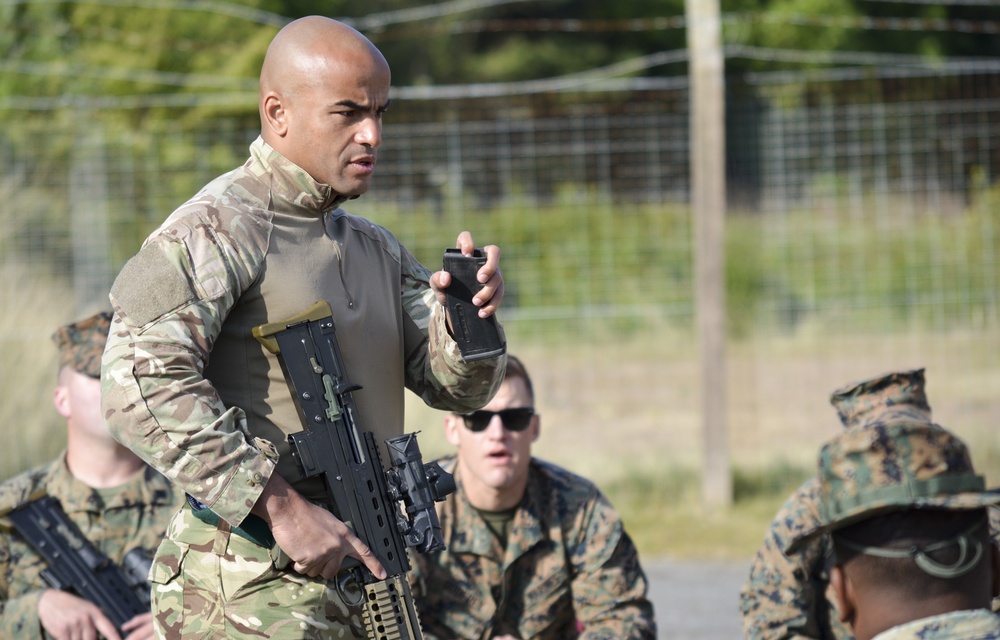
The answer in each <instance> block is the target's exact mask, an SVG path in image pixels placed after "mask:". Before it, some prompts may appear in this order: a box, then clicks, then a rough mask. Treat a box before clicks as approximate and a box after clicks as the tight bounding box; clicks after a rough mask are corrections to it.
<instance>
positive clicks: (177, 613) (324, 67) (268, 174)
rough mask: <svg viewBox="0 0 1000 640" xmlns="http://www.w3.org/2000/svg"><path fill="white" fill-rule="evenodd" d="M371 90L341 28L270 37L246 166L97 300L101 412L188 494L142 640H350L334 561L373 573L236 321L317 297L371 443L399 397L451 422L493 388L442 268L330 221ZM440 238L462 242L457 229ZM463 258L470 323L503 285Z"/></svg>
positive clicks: (363, 226)
mask: <svg viewBox="0 0 1000 640" xmlns="http://www.w3.org/2000/svg"><path fill="white" fill-rule="evenodd" d="M389 82H390V75H389V67H388V65H387V64H386V61H385V59H384V58H383V57H382V54H381V53H379V51H378V49H376V48H375V46H374V45H373V44H372V43H371V42H369V41H368V40H367V39H366V38H365V37H364V36H362V35H361V34H360V33H358V32H357V31H355V30H354V29H352V28H350V27H348V26H346V25H344V24H342V23H339V22H337V21H335V20H331V19H328V18H323V17H317V16H312V17H307V18H302V19H300V20H296V21H294V22H292V23H290V24H289V25H288V26H286V27H285V28H283V29H282V30H281V31H280V32H279V33H278V34H277V36H275V38H274V40H273V41H272V43H271V45H270V47H269V49H268V51H267V54H266V57H265V60H264V64H263V68H262V70H261V76H260V103H259V109H260V119H261V135H260V137H259V138H258V139H257V140H256V141H255V142H254V143H253V144H252V145H251V146H250V158H249V159H248V160H247V161H246V163H245V164H244V165H243V166H242V167H240V168H238V169H235V170H233V171H231V172H229V173H227V174H224V175H223V176H221V177H219V178H217V179H215V180H214V181H212V182H211V183H209V184H208V185H207V186H205V187H204V188H203V189H202V190H201V191H200V192H199V193H198V194H196V195H195V196H194V197H193V198H192V199H191V200H189V201H188V202H186V203H185V204H183V205H181V207H180V208H178V209H177V210H176V211H174V213H173V214H171V215H170V216H169V217H168V218H167V220H166V221H165V222H164V223H163V224H162V226H161V227H160V228H159V229H158V230H157V231H155V232H154V233H153V234H152V235H151V236H150V237H149V238H148V239H147V240H146V241H145V243H144V244H143V247H142V249H141V250H140V251H139V253H138V254H136V255H135V256H134V257H133V258H132V259H131V260H130V261H129V262H128V263H127V264H126V265H125V267H124V268H123V269H122V271H121V273H120V274H119V276H118V278H117V279H116V281H115V284H114V286H113V288H112V292H111V301H112V304H113V305H114V309H115V317H114V322H113V325H112V328H111V335H110V337H109V340H108V347H107V350H106V351H105V354H104V361H103V368H104V388H103V398H104V401H103V407H104V412H105V416H106V419H107V420H108V422H109V424H110V426H111V429H112V431H113V432H114V433H115V435H116V437H117V438H118V439H119V440H120V441H121V442H123V443H124V444H126V445H127V446H128V447H129V448H131V449H132V450H134V451H136V452H137V453H138V454H139V455H140V456H141V457H142V458H143V459H145V460H147V461H148V462H149V463H150V464H151V465H153V466H155V467H156V468H158V469H159V470H161V471H162V472H163V473H164V474H165V475H166V476H167V477H169V478H171V479H172V480H173V481H174V482H175V483H176V484H177V485H178V486H179V487H181V488H182V489H183V491H185V492H186V493H187V494H188V496H189V499H188V502H189V505H190V506H189V507H188V508H185V509H182V510H181V511H180V512H179V513H178V514H177V515H176V516H175V518H174V519H173V521H172V522H171V524H170V526H169V528H168V533H167V538H166V539H165V540H164V542H163V543H162V544H161V545H160V548H159V550H158V552H157V555H156V558H155V561H154V565H153V570H152V572H151V577H152V581H153V583H154V584H153V613H154V619H155V624H156V630H157V634H158V636H159V637H160V638H193V637H198V638H277V639H289V638H294V639H298V638H345V637H348V638H349V637H365V635H364V621H363V619H362V612H361V609H360V608H359V607H358V606H356V605H352V604H348V603H347V602H345V601H344V598H342V597H341V596H340V594H339V593H338V590H337V581H336V576H337V573H338V571H339V570H340V567H341V563H342V562H343V561H344V559H345V557H347V556H350V557H353V558H357V559H358V560H359V561H360V562H362V563H363V564H364V565H365V566H367V567H368V568H369V569H370V570H371V571H372V572H373V573H374V574H375V575H376V576H378V577H384V575H385V572H384V570H383V568H382V567H381V566H380V564H379V562H378V561H377V560H376V558H375V556H374V555H373V554H372V552H371V551H370V550H369V548H368V547H366V546H365V544H363V543H362V542H361V541H360V540H359V539H358V538H357V537H356V536H355V535H354V534H353V533H352V532H351V530H350V529H349V527H348V526H347V525H345V524H344V523H343V522H341V521H340V520H339V519H338V518H337V517H336V515H335V514H334V513H332V512H331V510H330V505H328V504H326V503H325V493H324V491H323V486H322V483H321V481H319V479H318V478H314V479H311V480H307V479H305V478H304V477H303V474H302V472H301V470H300V469H299V466H298V464H297V462H296V460H295V459H294V458H293V456H292V455H291V452H290V445H289V443H288V441H287V436H288V435H289V434H290V433H294V432H297V431H300V430H301V429H302V427H301V424H300V421H299V417H298V415H297V412H296V408H295V405H294V402H293V399H292V397H291V395H290V392H289V388H288V386H287V384H286V382H285V379H284V376H283V375H282V370H281V367H280V365H279V363H278V361H277V359H276V356H274V355H273V354H271V353H269V352H267V351H266V350H265V349H264V348H263V347H262V346H261V345H259V344H258V343H257V341H256V340H255V339H254V338H253V337H252V335H251V329H252V328H253V327H255V326H257V325H261V324H264V323H270V322H277V321H281V320H283V319H285V318H288V317H291V316H293V315H295V314H297V313H299V312H301V311H303V310H304V309H306V308H307V307H309V306H310V305H312V304H313V303H314V302H316V301H318V300H325V301H326V302H328V303H329V304H330V306H331V307H332V309H333V316H334V320H335V322H336V325H337V334H338V339H339V342H340V346H341V350H342V355H343V359H344V362H345V365H346V368H347V372H348V373H349V375H350V379H351V381H352V382H355V383H357V384H359V385H361V387H362V390H360V391H357V392H355V393H354V399H355V402H356V404H357V408H358V411H359V414H360V416H359V421H360V424H361V425H362V426H363V427H364V428H366V429H367V430H371V431H372V432H374V435H375V438H376V440H377V441H381V440H384V439H386V438H389V437H393V436H397V435H400V434H401V433H402V431H403V400H404V398H403V394H404V388H408V389H410V390H412V391H413V392H414V393H416V394H417V395H418V396H420V397H421V398H423V399H424V401H425V402H427V403H428V404H429V405H431V406H434V407H437V408H440V409H445V410H449V411H459V412H462V413H464V412H468V411H471V410H474V409H478V408H479V407H481V406H483V405H484V404H486V403H487V402H488V401H489V400H490V399H491V398H492V396H493V394H494V393H495V392H496V389H497V388H498V386H499V384H500V380H501V378H502V375H503V371H504V366H505V363H506V356H498V357H494V358H487V359H483V360H477V361H475V362H466V361H464V360H463V359H462V357H461V355H460V353H459V350H458V346H457V344H456V343H455V341H454V339H453V337H452V334H451V330H450V327H449V325H448V323H447V318H446V316H447V314H446V313H444V307H443V303H444V301H445V289H446V288H447V286H448V285H449V283H450V277H449V275H448V274H447V273H445V272H441V271H439V272H436V273H433V274H432V273H431V272H430V270H429V269H427V268H426V267H424V266H423V265H421V264H419V263H418V262H417V261H416V260H415V259H414V258H413V256H412V255H410V253H409V252H407V250H406V249H405V248H404V247H403V246H402V245H401V244H400V243H399V241H398V240H397V239H396V238H395V237H394V236H393V235H392V233H390V232H389V231H388V230H386V229H384V228H382V227H380V226H378V225H376V224H373V223H372V222H369V221H368V220H365V219H363V218H359V217H357V216H353V215H349V214H348V213H346V212H345V211H343V210H341V209H340V208H339V207H340V205H341V204H343V203H344V202H345V201H346V200H348V199H351V198H356V197H358V196H360V195H361V194H363V193H365V192H366V191H367V190H368V188H369V185H370V183H371V178H372V174H373V172H374V170H375V164H376V159H377V152H378V148H379V145H380V144H381V142H382V116H383V114H384V113H385V111H386V109H387V108H388V106H389ZM456 246H457V247H458V248H460V249H461V250H462V252H463V253H465V254H471V252H472V251H473V249H474V247H475V245H474V243H473V239H472V237H471V235H470V234H469V233H468V232H462V233H460V234H459V235H458V240H457V242H456ZM484 251H485V254H486V256H487V260H486V264H485V266H483V267H482V268H481V269H480V270H479V272H478V279H479V281H480V282H481V283H483V284H484V286H483V288H482V290H481V291H480V293H479V294H477V296H476V299H475V303H476V304H477V305H478V306H479V308H480V312H479V314H480V316H482V317H488V316H490V315H491V314H493V313H494V312H495V311H496V309H497V307H498V305H499V304H500V301H501V299H502V297H503V279H502V276H501V272H500V268H499V259H500V250H499V248H498V247H496V246H486V247H485V248H484ZM348 600H350V598H348Z"/></svg>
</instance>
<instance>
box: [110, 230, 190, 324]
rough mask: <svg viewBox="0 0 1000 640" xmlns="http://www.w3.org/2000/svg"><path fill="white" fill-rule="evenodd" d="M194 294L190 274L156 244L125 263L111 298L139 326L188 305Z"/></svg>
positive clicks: (148, 246)
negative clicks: (179, 268) (184, 271)
mask: <svg viewBox="0 0 1000 640" xmlns="http://www.w3.org/2000/svg"><path fill="white" fill-rule="evenodd" d="M193 296H194V292H193V291H192V289H191V285H190V283H189V281H188V279H187V277H185V275H184V274H183V273H181V272H180V271H179V270H178V269H177V267H176V266H175V265H174V264H173V263H172V262H171V261H170V258H169V257H167V255H166V254H165V253H164V252H163V249H162V248H161V247H160V246H159V245H156V244H150V245H147V246H145V247H144V248H143V249H142V250H141V251H139V253H137V254H136V255H135V256H133V257H132V259H131V260H129V261H128V262H126V263H125V266H124V267H122V270H121V272H120V273H119V274H118V277H117V278H115V283H114V284H113V285H112V286H111V299H112V300H113V301H114V303H115V305H116V306H117V307H118V308H119V309H120V310H121V311H122V313H123V314H124V315H125V316H127V317H128V319H129V321H130V323H131V324H132V325H133V326H136V327H142V326H145V325H147V324H149V323H150V322H152V321H153V320H156V319H157V318H159V317H161V316H163V315H164V314H166V313H167V312H169V311H172V310H174V309H177V308H179V307H181V306H183V305H185V304H187V303H188V302H190V301H191V300H192V299H193Z"/></svg>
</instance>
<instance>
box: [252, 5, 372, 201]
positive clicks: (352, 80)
mask: <svg viewBox="0 0 1000 640" xmlns="http://www.w3.org/2000/svg"><path fill="white" fill-rule="evenodd" d="M389 81H390V74H389V65H388V63H386V61H385V58H384V57H383V56H382V53H381V52H380V51H379V50H378V49H377V48H376V47H375V45H374V44H372V43H371V41H369V40H368V38H366V37H365V36H364V35H362V34H361V33H360V32H358V31H357V30H355V29H354V28H352V27H350V26H348V25H346V24H344V23H342V22H338V21H336V20H333V19H331V18H326V17H322V16H309V17H305V18H300V19H299V20H295V21H294V22H291V23H289V24H288V25H287V26H285V27H284V28H283V29H282V30H281V31H279V32H278V34H277V35H276V36H275V37H274V39H273V40H272V41H271V44H270V46H269V47H268V49H267V54H266V55H265V57H264V64H263V66H262V67H261V72H260V103H259V109H260V119H261V136H262V137H263V139H264V141H265V142H266V143H268V144H269V145H270V146H271V147H273V148H274V149H275V150H277V151H278V152H279V153H281V154H282V155H283V156H285V157H286V158H288V159H289V160H291V161H292V162H295V163H296V164H298V165H299V166H300V167H302V168H303V169H305V170H306V171H308V172H309V174H310V175H312V177H313V178H315V179H316V180H317V181H319V182H322V183H324V184H329V185H331V186H333V187H334V188H335V189H336V190H337V192H338V193H340V194H342V195H348V196H354V195H360V194H361V193H364V191H365V190H367V188H368V181H369V178H370V176H371V172H372V170H373V169H374V165H375V149H376V148H377V147H378V145H379V143H380V142H381V126H382V125H381V117H382V112H384V111H385V109H386V108H387V107H388V103H389Z"/></svg>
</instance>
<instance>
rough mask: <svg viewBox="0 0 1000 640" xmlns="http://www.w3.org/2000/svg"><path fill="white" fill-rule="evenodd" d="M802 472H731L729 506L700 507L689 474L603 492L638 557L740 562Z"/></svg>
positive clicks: (696, 482) (647, 478) (640, 480)
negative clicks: (619, 517)
mask: <svg viewBox="0 0 1000 640" xmlns="http://www.w3.org/2000/svg"><path fill="white" fill-rule="evenodd" d="M808 473H809V472H808V471H806V470H804V469H798V468H795V467H793V466H790V465H789V464H787V463H784V462H780V463H775V464H774V465H773V466H771V467H768V468H766V469H762V470H753V471H750V470H745V469H741V468H735V469H734V470H733V490H734V500H733V504H732V505H731V506H729V507H726V508H717V509H708V508H705V507H704V506H702V505H701V501H700V478H699V475H698V473H697V472H696V471H695V470H693V469H690V468H682V467H666V468H664V469H663V470H662V471H661V472H650V473H646V474H643V475H627V476H625V477H624V478H622V479H620V480H617V481H613V482H610V483H607V484H606V485H605V486H604V487H603V490H604V492H605V494H606V495H607V496H608V499H609V500H611V502H612V504H613V505H614V506H615V508H616V509H617V510H618V512H619V513H620V515H621V516H622V521H623V522H624V523H625V528H626V530H627V531H628V533H629V535H630V536H631V537H632V539H633V541H634V542H635V543H636V546H637V548H638V549H639V552H640V554H641V555H642V556H644V557H675V558H704V559H718V560H742V559H746V558H750V557H751V556H752V555H753V553H754V552H755V551H756V549H757V547H758V546H759V545H760V543H761V541H762V540H763V539H764V532H765V531H766V530H767V528H768V527H769V526H770V523H771V520H772V519H773V518H774V515H775V513H777V511H778V508H779V507H780V506H781V505H782V503H784V501H785V500H786V499H787V498H788V496H789V495H791V493H792V492H793V491H794V490H795V488H796V487H798V485H799V484H800V483H801V482H802V480H804V479H805V478H806V477H807V475H808Z"/></svg>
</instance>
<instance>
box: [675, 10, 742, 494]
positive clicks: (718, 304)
mask: <svg viewBox="0 0 1000 640" xmlns="http://www.w3.org/2000/svg"><path fill="white" fill-rule="evenodd" d="M685 9H686V15H687V42H688V51H689V53H690V59H689V63H688V69H689V70H688V75H689V78H690V96H691V100H690V109H691V115H690V129H691V137H690V141H691V143H690V147H691V148H690V158H691V160H690V163H691V211H692V215H693V216H694V243H695V244H694V273H695V275H694V284H695V314H696V320H695V321H696V322H697V324H698V345H699V349H700V352H701V353H700V357H701V407H702V411H701V414H702V418H703V420H704V422H703V424H702V444H703V447H704V456H703V464H702V499H703V501H704V502H705V504H706V506H709V507H720V506H726V505H728V504H730V503H731V502H732V499H733V489H732V472H731V470H730V464H729V433H728V426H727V415H726V414H727V408H728V403H727V400H726V293H725V273H726V271H725V218H726V127H725V113H726V110H725V79H724V73H723V72H724V61H723V55H722V24H721V22H720V19H719V2H718V0H685Z"/></svg>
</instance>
